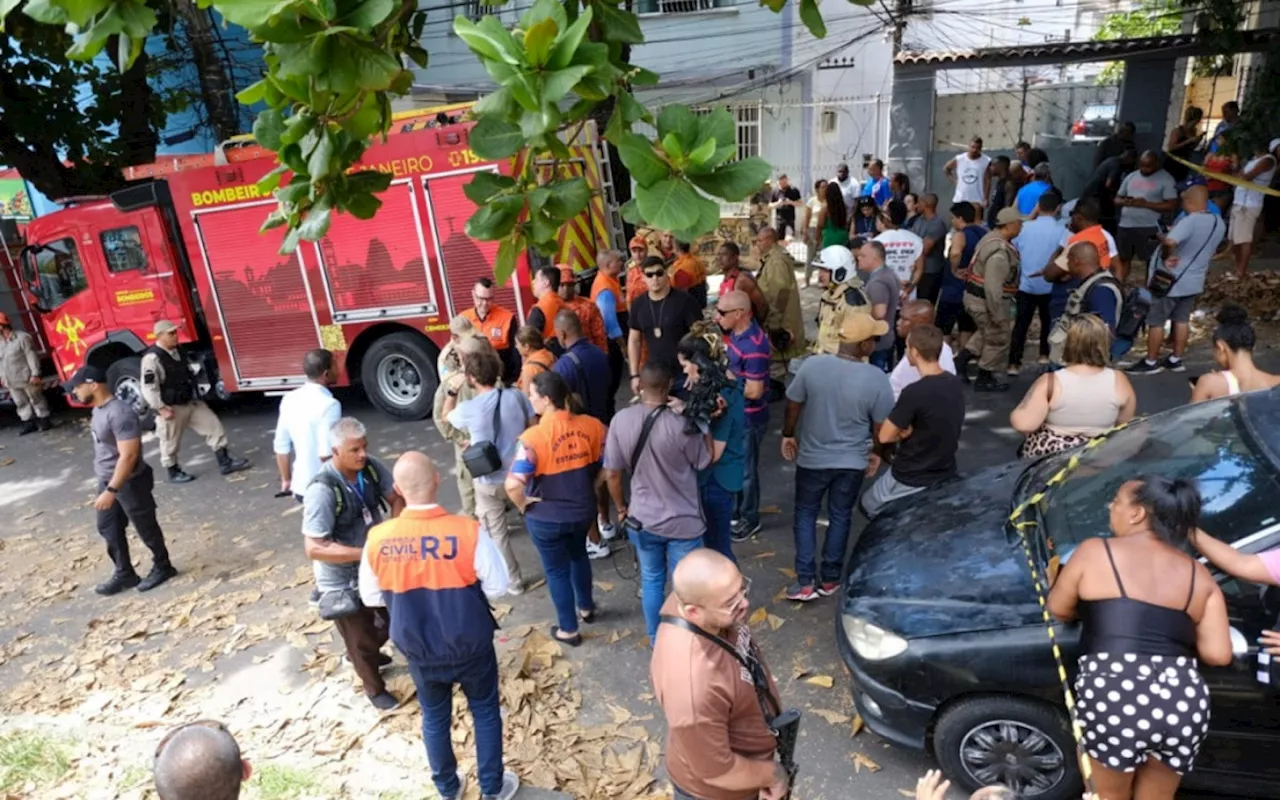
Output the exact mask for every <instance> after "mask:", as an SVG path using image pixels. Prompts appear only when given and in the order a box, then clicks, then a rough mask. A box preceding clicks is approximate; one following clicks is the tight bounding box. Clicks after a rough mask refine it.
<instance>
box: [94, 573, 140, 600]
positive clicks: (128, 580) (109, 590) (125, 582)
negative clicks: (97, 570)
mask: <svg viewBox="0 0 1280 800" xmlns="http://www.w3.org/2000/svg"><path fill="white" fill-rule="evenodd" d="M141 582H142V579H141V578H139V577H138V573H136V572H134V571H133V568H132V567H130V568H129V571H128V572H117V573H115V574H114V575H112V576H111V577H110V578H108V579H107V580H106V581H104V582H103V583H100V584H98V585H97V586H95V587H93V590H94V591H95V592H97V593H98V594H100V595H102V596H103V597H109V596H111V595H113V594H119V593H120V592H123V591H124V590H125V589H132V588H133V587H135V586H137V585H138V584H139V583H141Z"/></svg>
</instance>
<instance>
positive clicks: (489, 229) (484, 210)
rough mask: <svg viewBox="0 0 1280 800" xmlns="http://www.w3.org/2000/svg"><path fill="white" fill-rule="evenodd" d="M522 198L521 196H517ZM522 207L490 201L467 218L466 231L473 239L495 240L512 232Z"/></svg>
mask: <svg viewBox="0 0 1280 800" xmlns="http://www.w3.org/2000/svg"><path fill="white" fill-rule="evenodd" d="M517 199H520V198H517ZM519 213H520V209H519V208H518V207H517V208H511V206H509V205H499V204H498V203H490V204H488V205H484V206H480V207H479V208H478V209H476V213H474V214H472V215H471V218H470V219H468V220H467V224H466V233H467V235H468V236H470V237H471V238H472V239H482V240H484V241H490V242H491V241H494V240H496V239H501V238H502V237H504V236H506V235H507V234H509V233H511V231H512V229H513V228H515V226H516V217H517V216H518V215H519Z"/></svg>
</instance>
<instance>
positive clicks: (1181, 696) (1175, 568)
mask: <svg viewBox="0 0 1280 800" xmlns="http://www.w3.org/2000/svg"><path fill="white" fill-rule="evenodd" d="M1110 510H1111V518H1110V527H1111V534H1112V535H1111V536H1110V537H1107V538H1102V537H1095V538H1092V539H1086V540H1085V541H1083V542H1081V543H1080V546H1079V547H1077V548H1076V549H1075V551H1074V552H1072V553H1070V554H1069V558H1068V560H1067V562H1066V565H1065V566H1064V567H1063V568H1062V571H1061V572H1060V573H1059V575H1058V576H1057V580H1056V581H1054V584H1053V590H1052V591H1051V592H1050V593H1049V601H1048V608H1049V611H1050V612H1051V613H1052V614H1053V615H1054V616H1055V617H1057V618H1058V619H1060V620H1062V621H1064V622H1074V621H1075V620H1077V619H1078V620H1080V622H1081V624H1082V626H1083V630H1082V636H1081V655H1080V661H1079V672H1078V674H1077V677H1076V682H1075V697H1076V707H1075V713H1076V715H1077V720H1078V721H1079V722H1080V723H1081V725H1082V727H1083V728H1084V741H1083V744H1082V747H1081V749H1082V750H1083V751H1084V754H1085V756H1087V757H1088V758H1089V760H1090V762H1091V764H1090V765H1091V767H1092V770H1091V771H1092V775H1093V784H1094V786H1093V789H1094V791H1095V792H1096V793H1097V795H1098V796H1099V797H1101V798H1105V800H1118V799H1119V798H1128V797H1133V796H1135V795H1136V796H1137V797H1141V798H1144V800H1154V799H1155V798H1172V797H1173V796H1174V793H1175V792H1176V791H1177V790H1178V784H1179V783H1180V782H1181V781H1182V776H1183V775H1185V774H1186V773H1187V771H1189V770H1190V769H1191V765H1192V763H1193V762H1194V761H1195V758H1196V753H1197V752H1198V751H1199V749H1200V744H1201V743H1202V742H1203V741H1204V737H1205V734H1206V733H1207V732H1208V730H1209V688H1208V686H1207V685H1206V684H1205V682H1204V680H1203V679H1202V678H1201V677H1200V670H1199V663H1200V662H1203V663H1205V664H1207V665H1209V666H1225V665H1227V664H1230V663H1231V659H1232V651H1231V634H1230V624H1229V623H1228V621H1227V604H1226V600H1225V599H1224V598H1223V596H1222V590H1221V589H1220V588H1218V584H1217V583H1216V582H1215V581H1214V579H1213V576H1212V575H1211V574H1210V573H1209V570H1208V569H1206V568H1205V566H1204V565H1203V564H1201V563H1200V562H1199V561H1196V560H1195V559H1194V558H1192V557H1191V556H1189V555H1187V553H1186V552H1185V550H1184V547H1185V545H1186V543H1187V539H1188V538H1189V537H1190V536H1191V534H1192V532H1193V531H1195V529H1196V525H1197V523H1198V522H1199V519H1200V493H1199V492H1198V491H1197V490H1196V487H1195V484H1194V483H1193V482H1191V481H1187V480H1182V479H1174V480H1170V479H1169V478H1166V477H1163V476H1160V475H1143V476H1139V477H1137V478H1135V479H1133V480H1130V481H1126V482H1125V483H1124V484H1122V485H1121V486H1120V488H1119V490H1117V491H1116V495H1115V499H1114V500H1112V501H1111V506H1110Z"/></svg>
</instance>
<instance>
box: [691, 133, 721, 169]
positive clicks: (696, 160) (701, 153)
mask: <svg viewBox="0 0 1280 800" xmlns="http://www.w3.org/2000/svg"><path fill="white" fill-rule="evenodd" d="M715 154H716V140H715V139H708V140H706V141H705V142H703V143H702V144H700V145H698V146H697V147H696V148H695V149H694V150H693V152H691V153H689V163H690V164H692V165H696V166H702V165H703V164H706V163H707V162H708V161H710V160H711V157H712V156H714V155H715Z"/></svg>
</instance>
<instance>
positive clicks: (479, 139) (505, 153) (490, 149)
mask: <svg viewBox="0 0 1280 800" xmlns="http://www.w3.org/2000/svg"><path fill="white" fill-rule="evenodd" d="M470 139H471V150H472V151H473V152H474V153H475V154H476V155H478V156H480V157H481V158H484V159H500V158H509V157H511V156H513V155H515V154H516V152H517V151H518V150H519V149H520V148H521V147H522V146H523V145H524V135H523V134H521V133H520V126H519V125H514V124H512V123H510V122H507V121H506V120H503V119H498V118H497V117H481V118H480V121H479V122H477V123H476V126H475V127H474V128H472V129H471V137H470Z"/></svg>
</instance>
